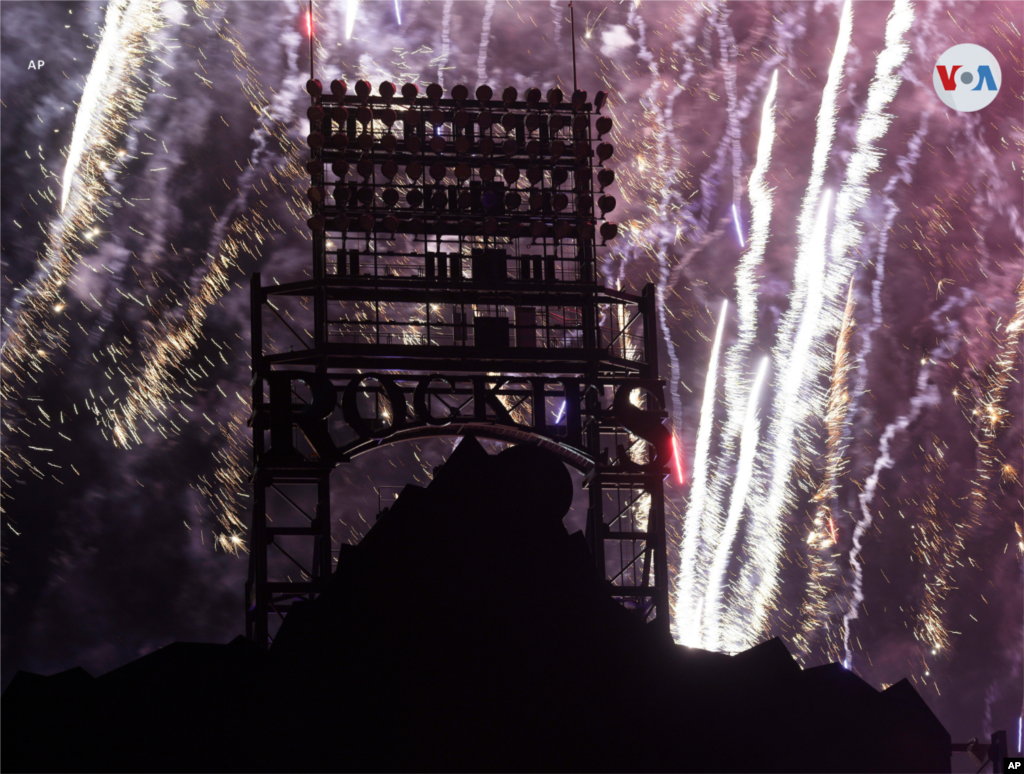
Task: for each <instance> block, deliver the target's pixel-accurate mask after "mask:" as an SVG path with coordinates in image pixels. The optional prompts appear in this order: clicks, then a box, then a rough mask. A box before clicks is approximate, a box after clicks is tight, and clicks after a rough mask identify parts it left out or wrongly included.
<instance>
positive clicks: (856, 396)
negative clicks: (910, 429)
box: [848, 113, 929, 417]
mask: <svg viewBox="0 0 1024 774" xmlns="http://www.w3.org/2000/svg"><path fill="white" fill-rule="evenodd" d="M928 116H929V114H928V113H924V114H923V115H922V116H921V123H920V125H919V126H918V127H917V131H916V132H915V133H914V136H913V137H912V138H911V140H910V142H909V143H907V152H906V154H905V155H904V156H901V157H900V158H899V159H897V161H896V166H897V167H898V168H899V170H900V171H899V172H897V173H896V174H895V175H893V176H892V177H890V178H889V180H888V182H886V184H885V188H883V189H882V195H883V197H884V198H883V201H885V204H886V212H885V225H884V226H883V227H882V228H880V229H879V230H878V248H877V249H876V250H875V278H874V279H873V280H872V282H871V322H870V323H868V324H867V325H866V326H864V330H863V332H862V335H861V338H860V340H861V342H862V343H861V347H860V350H859V351H858V353H857V382H856V384H855V386H854V389H853V400H852V401H851V405H850V410H849V413H848V416H850V417H853V416H855V415H856V413H857V410H858V408H859V405H860V399H861V396H862V395H863V394H864V391H865V389H866V387H867V380H868V355H870V354H871V350H872V344H873V338H874V334H875V331H877V330H878V329H879V327H881V325H882V320H883V316H882V285H883V282H884V281H885V255H886V252H887V251H888V247H889V232H890V229H891V228H892V224H893V222H894V221H895V220H896V216H897V215H898V214H899V211H900V208H899V206H898V205H897V204H896V202H895V200H894V199H893V198H892V194H893V193H894V192H895V190H896V186H897V185H898V184H899V183H904V184H906V185H908V186H909V185H910V184H911V183H912V182H913V179H914V167H915V166H916V165H917V160H918V159H919V158H920V156H921V148H922V147H923V145H924V137H925V134H926V133H927V131H928Z"/></svg>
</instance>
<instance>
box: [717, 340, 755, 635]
mask: <svg viewBox="0 0 1024 774" xmlns="http://www.w3.org/2000/svg"><path fill="white" fill-rule="evenodd" d="M769 362H770V360H769V358H767V357H765V358H762V359H761V365H760V366H759V367H758V369H757V376H756V377H755V379H754V386H753V387H752V388H751V390H750V400H749V401H748V402H747V416H746V421H745V422H744V426H743V435H742V437H741V439H740V460H739V470H738V471H737V473H736V483H735V485H734V486H733V491H732V499H731V500H730V502H729V516H728V519H727V520H726V523H725V529H724V530H723V532H722V535H721V537H720V538H719V540H718V543H717V545H716V546H715V554H714V559H713V560H712V564H711V571H710V573H709V583H708V590H707V593H706V594H705V598H704V602H705V604H704V610H706V611H707V612H708V614H709V619H708V620H709V624H708V627H707V636H706V637H705V639H704V642H703V647H704V648H706V649H708V650H719V649H721V647H722V645H723V640H722V636H721V630H722V624H723V623H724V621H723V611H722V610H721V604H722V590H723V587H724V585H725V576H726V572H727V571H728V569H729V559H730V557H731V556H732V545H733V543H734V542H735V540H736V535H737V534H739V529H740V520H741V519H742V518H743V509H744V506H745V504H746V502H747V494H748V492H749V490H750V482H751V480H752V478H753V468H754V457H755V453H756V452H757V442H758V435H759V433H760V432H761V423H760V422H759V421H758V418H757V405H758V400H759V398H760V396H761V386H762V384H763V383H764V377H765V374H766V373H767V372H768V364H769Z"/></svg>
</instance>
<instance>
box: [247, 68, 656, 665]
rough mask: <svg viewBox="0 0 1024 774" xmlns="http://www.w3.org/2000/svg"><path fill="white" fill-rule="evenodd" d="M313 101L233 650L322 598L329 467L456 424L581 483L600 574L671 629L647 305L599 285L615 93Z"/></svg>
mask: <svg viewBox="0 0 1024 774" xmlns="http://www.w3.org/2000/svg"><path fill="white" fill-rule="evenodd" d="M307 91H308V92H309V94H310V96H311V98H312V99H311V101H312V104H311V106H310V108H309V113H308V115H309V119H310V135H309V137H308V145H309V150H310V160H309V163H308V166H307V169H308V172H309V174H310V181H311V184H310V188H309V191H308V199H309V205H310V208H311V210H312V216H311V217H310V218H309V220H308V225H309V228H310V231H311V234H312V242H313V265H312V270H311V272H310V273H309V275H308V276H307V277H305V278H303V279H299V280H297V281H293V282H288V283H285V284H276V280H275V284H271V285H263V284H261V280H260V276H259V275H258V274H254V275H253V278H252V285H251V293H252V346H253V351H252V370H253V381H252V402H253V413H252V417H251V420H250V424H251V426H252V429H253V462H254V469H253V474H252V482H253V486H254V490H255V498H254V510H253V525H252V533H251V541H250V543H251V554H250V565H249V576H248V580H247V583H246V599H247V633H248V637H249V638H251V639H252V640H254V641H255V642H256V643H257V644H259V645H261V646H264V647H266V646H268V645H269V643H270V642H271V641H272V637H273V633H274V631H275V630H276V626H277V625H278V624H279V622H280V621H281V620H283V616H284V614H285V613H286V611H287V610H288V609H289V607H290V606H291V604H292V602H293V601H295V600H296V599H312V598H314V597H316V596H317V595H318V594H319V593H321V592H322V591H323V589H324V588H325V584H326V583H327V581H328V580H329V578H330V574H331V572H332V555H333V551H332V539H331V504H330V503H331V494H332V493H331V484H330V475H331V471H332V470H333V469H334V468H335V467H336V466H337V465H341V464H345V463H347V462H349V461H350V460H352V459H353V458H355V457H357V456H359V455H361V454H364V453H367V452H370V451H374V450H377V449H379V448H380V447H382V446H386V445H389V444H393V443H397V442H401V441H410V440H416V439H424V438H429V437H435V436H442V435H448V436H450V435H463V434H467V433H472V434H474V435H476V436H479V437H487V438H492V439H498V440H502V441H507V442H513V443H521V442H528V443H538V444H541V445H544V446H546V447H548V448H550V449H552V450H554V451H556V452H557V453H558V454H559V455H560V456H561V458H562V459H563V460H564V461H565V462H566V463H568V464H570V465H572V466H573V467H575V468H576V469H578V470H580V471H581V472H582V473H583V474H584V479H583V480H584V486H586V487H587V488H588V490H589V500H590V507H589V510H588V515H587V527H586V537H587V541H588V544H589V546H590V549H591V552H592V553H593V556H594V561H595V563H596V566H597V568H598V569H599V570H600V571H601V572H602V573H603V575H604V577H605V579H606V580H607V582H608V584H609V587H610V590H611V592H612V593H613V594H614V596H615V597H616V598H618V599H619V600H621V602H622V603H623V604H624V605H626V606H628V607H630V608H632V609H634V610H636V612H637V615H639V616H641V617H642V618H643V619H644V620H645V621H648V622H650V624H651V625H652V626H654V627H656V628H658V629H659V630H661V631H663V632H664V635H665V636H666V637H668V636H669V635H668V632H669V609H668V564H667V559H666V541H665V514H664V495H663V485H664V480H665V478H666V477H667V474H668V465H669V463H670V462H671V458H672V451H673V443H672V438H671V435H670V434H669V431H668V430H667V429H666V428H665V427H663V425H662V420H663V419H664V418H665V416H666V413H665V411H664V410H663V407H664V396H663V382H662V381H660V380H659V379H658V361H657V336H656V329H655V326H656V315H655V300H654V292H653V287H652V286H651V285H648V286H647V287H646V288H644V290H643V292H642V293H641V295H639V296H636V295H631V294H629V293H626V292H621V291H619V290H615V289H611V288H606V287H603V286H602V285H601V284H599V282H598V272H597V261H596V258H597V250H598V249H599V244H598V239H600V240H601V241H600V244H601V245H603V244H604V243H606V242H607V241H609V240H611V239H614V238H615V237H616V235H617V233H618V229H617V227H616V226H615V224H613V223H611V222H608V221H607V220H606V219H605V216H606V215H607V213H609V212H611V211H612V210H613V209H614V207H615V199H614V198H613V197H612V196H610V195H608V194H607V193H606V192H605V189H607V188H608V187H609V186H610V185H612V184H613V182H614V173H613V172H612V170H610V169H608V168H607V167H606V166H605V162H607V161H608V160H609V159H610V158H611V157H612V155H613V153H614V149H613V147H612V145H611V144H610V143H608V142H606V141H605V139H604V136H605V135H607V134H608V133H609V132H610V131H611V129H612V120H611V118H609V117H608V116H603V115H600V110H601V107H602V106H603V104H604V101H605V97H606V95H604V94H603V93H599V94H598V95H597V97H596V98H595V100H594V103H593V104H591V103H589V102H588V101H587V96H586V93H585V92H581V91H576V92H575V93H574V94H573V95H572V96H571V97H570V98H569V99H565V97H564V95H563V93H562V92H561V91H560V90H559V89H557V88H556V89H552V90H551V91H549V92H548V93H547V95H546V98H545V99H542V95H541V92H540V90H539V89H535V88H534V89H529V90H527V91H526V93H525V94H524V95H523V99H520V98H519V95H518V93H517V91H516V89H514V88H511V87H510V88H507V89H505V90H504V92H503V93H502V94H501V96H500V98H498V99H495V95H494V94H493V92H492V90H491V89H490V88H489V87H488V86H480V87H479V88H478V89H477V90H476V93H475V99H470V94H469V90H468V89H467V88H466V87H465V86H462V85H458V86H455V87H454V88H452V89H451V91H450V94H449V95H448V96H447V97H445V95H444V91H443V89H442V87H441V86H439V85H438V84H431V85H430V86H428V87H427V89H426V95H425V96H421V95H420V94H419V92H418V89H417V87H416V86H415V85H413V84H407V85H405V86H403V87H402V88H401V90H400V91H399V90H398V89H397V88H396V87H395V86H394V85H392V84H390V83H382V84H380V86H379V88H378V90H377V93H376V94H374V93H373V91H372V88H371V85H370V84H369V83H367V82H365V81H360V82H358V83H356V84H355V87H354V93H349V90H348V88H347V86H346V84H344V83H342V82H340V81H337V80H335V81H333V82H332V83H331V84H330V88H329V90H327V91H326V92H325V91H324V90H323V88H322V86H321V84H320V82H319V81H317V80H314V79H310V81H309V83H308V84H307ZM524 484H528V482H524Z"/></svg>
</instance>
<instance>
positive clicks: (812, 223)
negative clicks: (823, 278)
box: [736, 0, 853, 477]
mask: <svg viewBox="0 0 1024 774" xmlns="http://www.w3.org/2000/svg"><path fill="white" fill-rule="evenodd" d="M852 33H853V3H852V2H850V0H846V2H845V3H844V4H843V10H842V12H841V14H840V17H839V34H838V36H837V37H836V45H835V53H834V54H833V55H832V63H831V64H830V65H829V68H828V80H827V81H826V82H825V89H824V91H823V92H822V95H821V107H820V108H819V110H818V118H817V122H816V128H815V138H814V150H813V152H812V156H811V176H810V179H809V180H808V181H807V191H806V193H805V194H804V200H803V203H802V205H801V208H800V219H799V221H798V226H797V233H798V235H799V247H798V252H797V259H796V266H795V268H794V278H793V279H794V287H793V293H792V294H791V296H790V308H789V311H788V312H787V314H786V316H785V317H784V318H783V321H782V327H781V330H780V332H779V336H778V341H779V344H778V346H777V347H776V353H775V365H776V368H775V373H776V378H777V379H778V378H782V377H783V375H785V374H786V373H787V372H788V371H789V368H790V357H791V353H792V348H793V342H794V337H795V333H796V329H797V327H798V326H799V325H800V323H801V320H802V319H803V306H804V303H805V301H806V299H807V289H806V287H807V282H808V278H809V275H810V274H811V273H812V272H814V271H815V268H816V267H817V263H818V261H819V260H820V258H821V256H820V254H818V253H816V252H815V250H814V248H813V247H812V246H811V241H812V238H813V236H812V235H813V233H814V230H815V228H816V227H817V221H818V218H817V209H818V208H817V205H818V203H819V202H820V199H821V190H822V187H823V186H824V182H825V168H826V167H827V166H828V159H829V156H830V155H831V153H832V144H833V142H834V141H835V136H836V118H837V116H838V114H839V102H838V100H839V93H840V87H841V86H842V81H843V71H844V65H845V63H846V55H847V52H848V51H849V48H850V36H851V35H852ZM738 419H739V417H737V420H738ZM736 432H738V429H737V430H736ZM780 475H782V472H781V471H780ZM786 475H787V477H788V471H787V472H786Z"/></svg>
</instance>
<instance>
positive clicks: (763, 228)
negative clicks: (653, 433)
mask: <svg viewBox="0 0 1024 774" xmlns="http://www.w3.org/2000/svg"><path fill="white" fill-rule="evenodd" d="M778 83H779V81H778V71H776V72H774V73H772V79H771V82H770V84H769V86H768V94H767V96H766V97H765V101H764V107H763V108H762V110H761V133H760V137H759V139H758V144H757V161H756V163H755V165H754V171H753V172H752V173H751V176H750V200H751V232H750V243H749V244H750V247H749V249H748V250H747V251H746V252H745V253H744V254H743V256H742V258H741V259H740V265H739V268H738V269H737V271H736V286H737V305H738V306H737V311H738V313H739V318H740V330H739V333H738V337H737V341H736V343H735V344H733V346H732V347H730V349H729V353H728V356H727V358H726V373H727V374H728V378H727V379H726V380H725V385H724V387H725V394H726V399H727V401H728V407H729V411H730V412H731V413H732V414H734V413H735V411H736V407H737V406H738V405H739V403H738V401H741V400H745V399H746V395H747V394H748V393H749V391H750V390H749V382H748V380H747V378H746V377H745V376H743V375H741V372H742V370H743V369H744V367H745V364H746V361H747V359H748V357H749V353H750V349H751V347H752V346H753V342H754V335H755V333H756V329H757V270H758V268H759V267H760V265H761V261H762V260H763V258H764V252H765V248H766V246H767V244H768V233H769V226H770V224H771V215H772V189H769V188H768V186H767V184H766V175H767V173H768V169H769V167H770V165H771V156H772V145H773V143H774V141H775V97H776V93H777V91H778ZM723 314H724V312H723ZM706 395H707V392H706V391H705V400H706ZM703 416H704V414H703V413H702V417H703ZM733 418H734V419H735V417H733ZM707 424H708V425H710V422H708V423H707ZM704 426H705V422H704V421H703V419H702V422H701V431H703V428H704ZM708 432H710V431H708ZM727 438H729V440H734V437H729V436H727ZM699 446H700V444H699V443H698V449H697V450H696V458H695V462H694V465H695V467H696V465H698V464H700V465H703V466H705V467H706V465H707V460H706V452H705V456H704V457H702V455H701V450H700V448H699ZM727 454H728V451H723V452H722V456H725V455H727ZM722 456H720V457H719V459H718V461H717V464H716V471H715V474H714V475H713V476H711V479H712V485H711V487H710V491H707V489H706V488H704V487H703V486H702V488H701V491H700V492H699V495H700V496H699V499H698V497H697V494H696V493H697V488H696V484H695V487H694V490H693V492H694V494H693V495H691V500H690V505H691V509H692V515H691V514H690V513H688V514H687V521H686V524H687V525H689V524H691V523H693V524H695V525H696V524H697V523H698V522H700V523H702V522H703V519H704V512H706V511H707V512H710V513H714V514H717V513H719V512H720V510H721V501H722V498H723V497H724V492H723V491H722V486H723V483H724V481H725V479H726V476H727V474H728V466H729V465H730V464H731V457H732V455H729V456H730V460H729V461H728V462H726V463H725V464H723V459H722ZM751 461H752V459H751ZM707 477H708V474H707V473H706V472H705V474H704V479H705V480H706V479H707ZM739 507H740V508H741V509H742V502H741V503H740V505H739ZM691 519H692V521H691ZM720 519H721V517H717V518H715V517H712V518H711V519H710V521H711V522H713V523H720ZM687 534H688V535H689V533H687ZM718 538H719V536H718V535H717V534H715V535H704V536H703V539H704V542H705V544H708V545H715V544H716V542H717V540H718ZM692 539H693V540H699V538H695V537H692ZM730 544H731V541H730ZM698 549H699V543H697V544H696V545H694V546H691V548H690V550H689V551H687V550H685V549H684V552H683V559H682V563H681V568H682V570H683V572H686V573H688V576H687V577H693V575H694V573H695V572H696V570H695V565H696V564H697V563H698V562H699V563H701V564H703V563H704V561H705V558H704V557H698V555H697V550H698ZM681 577H682V576H681ZM691 583H692V582H691ZM686 594H689V595H690V598H689V600H688V605H689V607H688V608H682V605H683V604H684V600H686V596H685V595H686ZM697 596H698V595H697V589H696V588H694V587H693V586H692V585H687V586H686V587H684V586H683V583H682V582H681V583H680V588H679V594H678V596H677V605H679V606H681V609H680V610H679V611H678V612H677V614H676V616H675V617H676V620H680V621H681V620H688V619H689V617H690V612H691V611H693V610H694V606H695V604H696V601H697ZM701 598H703V597H701ZM705 610H707V611H708V613H709V614H710V615H711V616H712V619H711V620H712V621H713V622H714V625H715V626H716V627H718V626H719V625H720V623H719V621H718V615H719V612H720V611H719V605H718V604H717V601H716V603H715V604H712V605H711V606H710V607H705Z"/></svg>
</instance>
